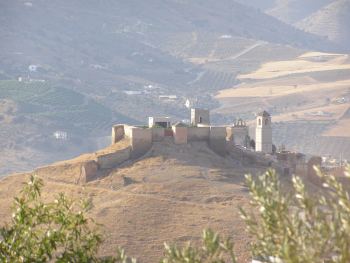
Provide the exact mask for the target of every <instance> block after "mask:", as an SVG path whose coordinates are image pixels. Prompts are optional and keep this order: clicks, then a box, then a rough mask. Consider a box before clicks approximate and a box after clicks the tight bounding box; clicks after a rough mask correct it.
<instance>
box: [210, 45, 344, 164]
mask: <svg viewBox="0 0 350 263" xmlns="http://www.w3.org/2000/svg"><path fill="white" fill-rule="evenodd" d="M238 79H239V80H240V81H241V83H240V84H238V85H236V86H234V87H232V88H230V89H224V90H221V91H219V92H218V94H217V95H216V98H217V99H218V100H219V101H220V104H221V106H220V107H219V108H218V109H216V112H217V113H221V114H224V115H228V114H230V113H232V112H234V113H236V115H238V116H243V117H244V118H247V119H253V118H254V112H258V111H260V110H262V109H267V110H268V111H269V112H271V113H272V116H273V120H274V122H280V123H281V124H280V125H279V126H278V129H280V130H279V131H276V136H277V137H276V138H275V140H274V141H275V143H276V144H282V143H283V144H285V145H287V146H289V147H290V148H292V149H294V150H299V151H304V152H305V153H308V154H325V155H332V156H334V157H338V155H340V154H343V155H345V156H348V157H347V158H350V150H349V149H348V148H347V147H342V146H341V144H339V142H340V141H342V140H343V143H344V145H347V143H348V141H347V138H349V136H350V125H349V119H350V118H349V116H348V115H349V114H348V113H349V108H350V63H349V55H346V54H329V53H319V52H308V53H304V54H302V55H299V56H297V57H296V58H294V59H290V60H283V61H275V62H268V63H265V64H262V65H261V67H260V68H258V69H257V70H254V71H252V72H249V73H244V74H240V75H239V76H238ZM313 123H315V124H316V125H317V126H319V125H318V124H317V123H323V124H322V125H321V126H320V127H321V128H320V129H319V130H317V131H315V130H313V132H312V133H309V132H307V133H305V134H304V133H303V132H301V133H300V132H299V131H310V130H312V129H311V127H312V125H313ZM283 126H285V127H288V129H283ZM281 130H282V131H284V133H281ZM330 137H332V138H330ZM342 138H343V139H342ZM311 141H312V142H311ZM333 141H334V142H335V143H334V145H337V146H334V147H330V145H332V144H331V142H333Z"/></svg>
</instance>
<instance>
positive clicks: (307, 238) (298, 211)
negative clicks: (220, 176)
mask: <svg viewBox="0 0 350 263" xmlns="http://www.w3.org/2000/svg"><path fill="white" fill-rule="evenodd" d="M315 169H317V168H315ZM349 172H350V169H348V172H347V173H346V176H348V177H349ZM317 173H318V176H319V177H321V179H322V180H323V181H324V184H323V187H324V189H322V192H319V193H308V192H307V191H306V187H305V184H304V183H303V182H302V180H301V179H300V178H299V177H293V180H292V182H293V189H292V191H290V192H289V193H288V192H286V191H285V190H283V188H282V187H281V183H280V181H279V179H278V176H277V175H276V173H275V172H274V171H272V170H270V171H268V172H266V173H265V174H263V175H262V176H260V177H258V178H257V180H254V179H253V177H252V176H247V184H248V187H249V191H250V194H251V197H252V201H251V205H252V206H253V207H254V208H255V209H254V211H256V212H254V213H250V214H248V213H246V212H245V211H243V210H241V214H242V217H243V219H244V220H245V222H246V224H247V230H248V232H249V233H250V234H251V235H252V236H253V240H254V242H253V243H252V246H251V252H252V255H253V257H255V258H257V259H259V260H261V261H262V262H273V261H275V262H285V263H287V262H290V263H299V262H300V263H309V262H310V263H311V262H312V263H318V262H320V263H321V262H334V263H336V262H337V263H348V262H350V199H349V194H348V192H347V191H346V190H345V189H344V188H343V185H342V184H341V183H339V182H338V181H337V180H336V178H335V177H334V176H331V175H324V174H322V173H321V172H320V171H319V170H317ZM276 260H277V261H276Z"/></svg>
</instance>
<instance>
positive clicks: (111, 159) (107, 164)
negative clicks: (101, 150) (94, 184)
mask: <svg viewBox="0 0 350 263" xmlns="http://www.w3.org/2000/svg"><path fill="white" fill-rule="evenodd" d="M130 156H131V147H127V148H125V149H122V150H119V151H116V152H113V153H108V154H104V155H100V156H98V157H97V158H96V162H97V164H98V167H99V169H111V168H114V167H116V166H118V165H120V164H121V163H123V162H125V161H127V160H128V159H130Z"/></svg>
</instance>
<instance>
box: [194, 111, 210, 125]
mask: <svg viewBox="0 0 350 263" xmlns="http://www.w3.org/2000/svg"><path fill="white" fill-rule="evenodd" d="M191 124H192V125H194V126H197V125H210V113H209V110H205V109H198V108H195V109H191Z"/></svg>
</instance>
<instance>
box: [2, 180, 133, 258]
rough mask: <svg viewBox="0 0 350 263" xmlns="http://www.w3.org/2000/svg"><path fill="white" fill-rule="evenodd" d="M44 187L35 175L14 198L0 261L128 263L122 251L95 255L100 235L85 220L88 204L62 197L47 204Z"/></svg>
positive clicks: (3, 228)
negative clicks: (42, 191)
mask: <svg viewBox="0 0 350 263" xmlns="http://www.w3.org/2000/svg"><path fill="white" fill-rule="evenodd" d="M42 185H43V183H42V181H41V180H40V179H39V178H37V177H34V176H32V177H31V179H30V181H29V183H28V184H27V185H26V186H25V187H24V189H23V191H22V193H21V196H20V197H16V198H15V200H14V207H13V214H12V219H11V223H10V224H9V225H7V226H4V227H2V228H1V229H0V262H9V263H16V262H52V261H54V262H123V263H124V262H128V260H129V259H128V258H127V257H126V256H125V253H124V251H123V250H121V249H118V251H117V253H116V257H108V258H98V257H97V256H96V252H97V249H98V247H99V245H100V244H101V236H100V234H98V232H97V230H96V224H95V223H94V222H93V221H92V220H89V219H87V217H86V212H87V211H88V209H89V207H90V204H89V203H88V202H82V203H80V204H78V203H75V202H73V201H71V200H70V199H68V198H67V197H66V196H65V195H63V194H60V195H59V196H57V198H56V199H55V200H54V201H53V202H48V203H44V202H43V201H42V199H41V188H42Z"/></svg>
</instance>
